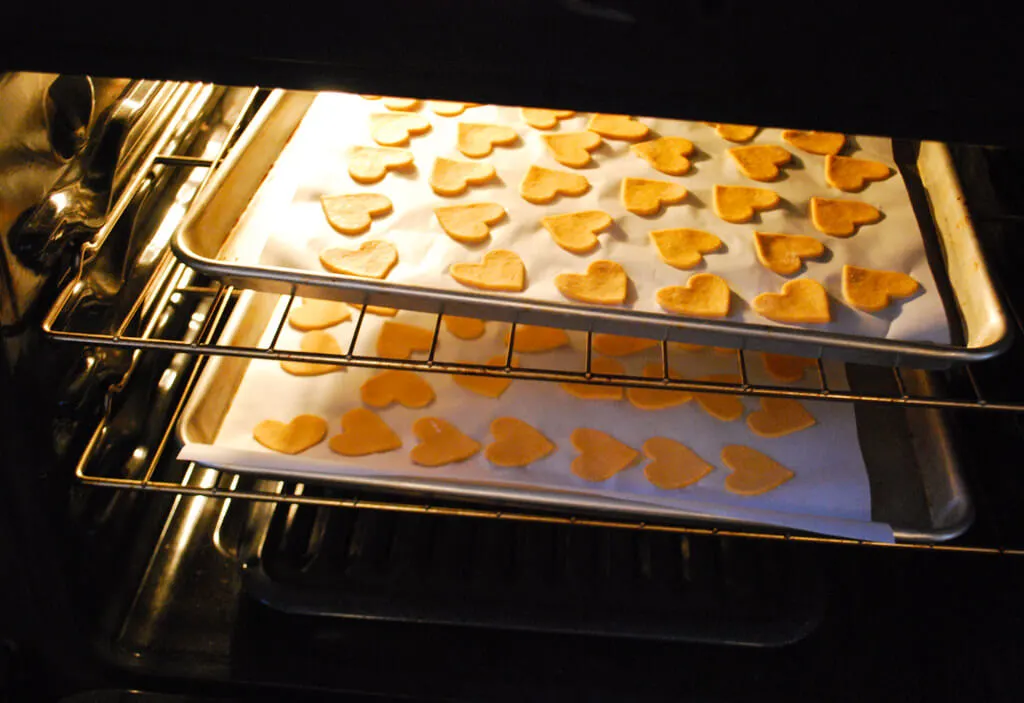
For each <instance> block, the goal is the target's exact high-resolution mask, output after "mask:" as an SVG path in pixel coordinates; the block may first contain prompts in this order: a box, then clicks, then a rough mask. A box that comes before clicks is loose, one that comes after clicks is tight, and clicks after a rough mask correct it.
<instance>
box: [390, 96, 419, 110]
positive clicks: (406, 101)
mask: <svg viewBox="0 0 1024 703" xmlns="http://www.w3.org/2000/svg"><path fill="white" fill-rule="evenodd" d="M384 107H386V108H387V109H389V110H393V111H395V112H416V111H417V110H419V109H420V101H419V100H417V99H416V98H384Z"/></svg>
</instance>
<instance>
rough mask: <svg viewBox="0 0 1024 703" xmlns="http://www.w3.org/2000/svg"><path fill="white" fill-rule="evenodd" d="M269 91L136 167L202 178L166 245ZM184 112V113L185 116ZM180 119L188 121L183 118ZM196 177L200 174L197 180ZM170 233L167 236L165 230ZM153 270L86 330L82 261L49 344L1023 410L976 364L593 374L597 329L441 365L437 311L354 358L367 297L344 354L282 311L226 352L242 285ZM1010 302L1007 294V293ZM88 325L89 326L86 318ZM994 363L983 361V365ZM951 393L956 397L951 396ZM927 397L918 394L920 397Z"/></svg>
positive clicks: (754, 358) (740, 357) (166, 258)
mask: <svg viewBox="0 0 1024 703" xmlns="http://www.w3.org/2000/svg"><path fill="white" fill-rule="evenodd" d="M267 94H268V91H266V90H261V89H259V88H253V89H251V91H250V92H249V94H248V97H247V99H246V105H247V109H243V110H241V111H240V112H239V114H238V116H237V118H236V119H234V120H233V122H232V123H231V124H230V125H229V126H228V127H227V129H226V137H225V138H224V140H223V142H222V143H221V144H220V145H219V148H218V149H216V150H215V151H214V153H212V154H208V155H207V154H204V155H200V156H195V155H191V154H188V153H182V150H183V148H182V146H181V145H180V144H179V143H178V142H176V141H174V140H168V141H167V143H166V144H167V145H166V147H165V149H164V150H163V151H157V152H156V153H155V154H153V156H152V157H151V159H150V160H149V161H148V162H147V163H146V164H145V166H144V168H143V169H142V170H143V172H144V175H146V176H149V175H152V174H153V173H155V172H156V171H157V170H160V171H165V170H174V169H190V170H191V171H190V173H191V174H192V179H191V180H198V181H199V182H198V185H193V186H192V187H191V189H190V191H189V192H188V193H186V194H184V197H183V194H182V193H179V197H178V198H177V199H176V203H177V208H178V209H177V212H176V215H175V220H174V221H173V222H171V223H170V225H171V227H170V228H167V227H166V224H167V223H161V227H160V229H161V230H165V231H164V234H163V235H162V237H161V240H162V241H163V242H167V241H170V239H171V238H173V231H174V230H175V229H176V228H177V227H179V226H181V222H182V221H184V220H187V218H185V217H183V216H184V208H185V207H189V206H191V205H192V204H193V203H197V202H202V199H201V198H200V197H199V196H200V194H202V193H203V192H204V191H205V189H206V188H207V187H208V186H209V184H210V182H211V180H212V177H213V175H214V174H215V173H216V171H217V169H218V168H219V167H220V166H221V165H222V164H223V163H224V161H225V160H226V158H227V156H228V154H229V152H230V151H231V149H232V148H233V147H234V146H235V144H236V140H237V137H238V136H239V135H240V134H241V132H242V130H243V129H244V127H245V125H246V124H247V123H248V122H249V121H251V119H252V118H253V116H254V114H255V108H256V107H258V104H259V102H260V100H261V99H262V98H264V97H265V96H266V95H267ZM186 112H187V111H186ZM183 119H184V118H183ZM170 129H172V130H180V127H177V126H173V125H172V126H171V127H170ZM196 174H199V176H198V177H197V176H196ZM146 180H147V179H146V178H141V177H140V178H136V179H135V181H134V187H135V189H136V190H137V189H138V188H140V187H141V184H142V183H144V182H146ZM135 195H136V192H134V191H132V190H131V189H129V190H128V191H127V192H126V193H124V194H123V196H122V198H123V199H125V200H126V201H127V200H130V199H131V198H132V197H134V196H135ZM124 209H125V208H121V209H120V210H116V211H115V213H114V214H115V217H113V218H111V220H109V221H108V222H106V223H105V224H104V227H103V229H101V231H100V233H99V234H98V235H97V237H96V239H95V241H94V244H93V245H90V246H96V245H102V242H103V241H104V239H105V234H106V232H109V231H110V230H112V229H113V228H114V227H115V226H116V225H117V215H120V213H121V212H122V211H123V210H124ZM168 229H169V230H170V231H167V230H168ZM161 256H162V258H161V259H160V260H159V264H158V265H157V266H156V267H155V268H154V271H153V274H152V276H151V277H150V279H149V280H148V282H146V284H145V287H144V288H143V290H142V293H141V294H140V295H139V296H138V297H137V298H136V300H135V301H134V304H133V305H132V306H131V307H130V308H129V309H128V310H127V311H126V312H125V313H124V315H123V317H121V318H120V319H119V320H113V321H112V322H111V321H108V322H107V323H106V324H105V326H104V328H103V329H102V330H96V329H90V328H89V324H90V323H91V321H90V320H89V316H88V314H80V310H79V308H81V307H84V306H83V303H87V302H88V301H87V296H88V293H89V291H88V289H87V286H86V284H85V281H86V279H87V274H88V271H87V265H88V257H82V261H81V264H80V267H79V270H78V271H77V273H76V276H75V277H74V279H73V280H72V281H71V282H70V283H69V284H67V285H66V286H65V287H64V288H63V290H62V291H61V293H60V295H59V297H58V299H57V301H56V303H55V304H54V306H53V307H52V308H51V310H50V312H49V314H48V315H47V316H46V318H45V320H44V322H43V330H44V332H45V333H46V334H48V335H49V336H51V337H53V338H54V339H58V340H63V341H70V342H77V343H80V344H87V345H97V346H106V347H121V348H128V349H136V350H141V349H151V350H163V351H170V352H184V353H187V354H201V355H224V356H242V357H249V358H254V359H272V360H277V361H307V362H314V363H316V362H319V363H327V364H340V365H346V366H357V367H370V368H379V369H407V370H412V371H422V372H431V373H448V374H451V373H458V374H465V375H472V376H501V377H505V378H510V379H517V378H518V379H525V380H537V381H549V382H561V383H591V384H596V385H616V386H624V387H635V388H655V389H665V390H682V391H691V392H707V393H727V394H737V395H748V396H765V397H778V398H796V399H801V400H821V401H833V402H857V403H874V404H882V405H896V406H903V407H919V408H940V409H949V410H993V411H1004V412H1007V411H1008V412H1020V411H1024V398H1020V399H1018V398H1005V397H1001V396H1000V393H999V391H1000V387H999V386H998V385H997V386H996V387H992V386H991V385H990V386H989V387H986V385H985V384H984V383H983V382H982V381H981V379H980V378H979V375H978V374H977V373H976V368H977V367H978V364H969V365H963V366H960V367H958V368H955V369H953V370H952V371H951V372H948V373H947V374H946V376H947V379H946V380H951V381H952V382H948V383H938V384H936V383H928V384H924V387H922V384H920V383H917V382H915V380H914V378H913V376H919V375H920V372H913V373H912V374H908V371H906V370H904V369H901V368H900V367H899V366H898V365H896V366H893V367H891V368H890V369H889V371H888V372H887V373H888V374H889V375H890V376H891V380H892V382H891V383H888V384H881V386H880V387H882V388H884V389H885V391H884V392H880V391H878V390H876V389H872V390H871V391H870V392H867V391H865V390H864V389H852V390H849V389H846V388H845V387H841V386H840V384H838V383H833V382H832V381H831V380H830V379H829V375H828V372H827V370H826V367H825V365H824V364H823V363H822V361H821V359H820V358H819V359H816V360H815V364H814V369H813V371H811V372H809V373H805V376H813V377H814V378H813V383H811V384H809V385H805V386H803V387H794V386H782V385H772V384H765V383H755V382H752V381H751V378H750V375H749V374H748V369H749V368H750V364H751V363H760V359H759V357H760V355H759V353H757V352H749V351H746V350H742V349H739V350H735V352H734V357H735V373H736V375H737V376H738V377H739V382H737V383H730V382H727V381H702V380H697V379H687V378H679V377H676V376H670V374H669V370H668V369H669V367H668V364H667V363H665V362H666V361H667V359H668V348H669V345H670V344H672V342H666V341H665V340H662V341H661V358H662V362H663V363H662V369H663V373H662V375H661V377H654V378H651V377H642V376H633V375H625V376H623V375H609V374H601V373H596V372H594V371H593V369H592V361H593V354H592V351H593V337H594V335H593V333H592V332H588V333H587V334H586V353H585V359H584V362H583V365H582V368H580V369H578V370H563V369H546V368H536V367H533V368H524V367H513V366H512V353H513V347H514V339H515V332H516V328H517V324H516V323H514V322H513V323H512V324H511V330H510V334H509V344H508V346H507V349H506V353H505V364H504V365H501V366H486V365H483V364H471V363H464V362H453V361H443V360H440V359H438V358H437V357H436V348H437V340H438V332H439V330H440V326H441V318H442V316H443V314H444V309H443V308H442V310H441V312H440V313H438V314H437V315H436V319H435V324H434V334H433V340H432V343H431V347H430V349H429V351H428V353H427V356H426V359H386V358H379V357H375V356H367V355H358V354H355V353H354V350H355V348H356V342H357V339H358V338H359V331H360V330H361V328H362V322H363V319H364V315H365V314H366V309H365V305H366V304H370V305H373V304H374V301H373V300H372V299H369V298H367V299H364V300H363V301H362V302H363V303H364V305H363V307H362V309H360V311H359V313H358V314H357V315H356V316H355V320H354V325H355V327H354V332H353V335H352V339H351V343H350V344H349V347H348V350H347V351H346V352H345V353H343V354H336V355H331V354H320V353H309V352H303V351H299V350H294V349H281V348H278V346H277V341H278V339H279V337H280V332H281V328H282V327H283V326H284V324H286V318H287V310H286V311H285V314H284V315H282V316H281V317H280V319H279V323H278V325H279V326H278V328H277V329H276V330H275V331H274V334H273V339H272V341H271V343H270V344H269V345H267V346H266V347H252V346H248V347H247V346H232V345H230V344H227V343H225V342H223V341H222V340H220V339H219V338H218V335H217V330H218V325H219V324H220V323H222V322H223V321H224V320H225V319H226V317H227V312H228V311H229V310H230V309H231V307H232V304H233V303H234V301H235V300H236V299H237V297H238V295H239V293H240V289H239V288H236V287H234V286H232V285H229V284H225V283H223V282H220V281H217V280H209V279H204V278H202V277H201V276H200V275H199V274H197V273H196V272H195V271H194V270H192V269H190V268H189V267H188V266H187V265H186V264H184V263H182V262H180V261H178V260H177V259H176V258H175V257H174V254H173V253H172V252H171V251H170V248H169V247H167V246H166V244H164V250H163V253H162V255H161ZM296 293H297V291H296V289H295V288H294V287H292V289H291V291H290V293H289V294H287V298H288V300H287V303H286V305H287V308H288V309H289V310H290V308H291V306H292V305H293V304H294V301H295V297H296ZM1004 297H1006V298H1009V296H1004ZM183 304H185V305H187V304H191V305H194V306H198V305H202V306H204V307H208V308H209V309H210V311H211V313H210V315H209V316H208V317H206V318H205V320H204V321H203V324H202V329H201V331H200V333H199V335H198V336H197V337H195V338H194V339H190V340H188V341H186V340H182V339H174V338H171V337H166V336H160V335H156V334H154V333H153V330H154V325H155V323H156V321H157V320H160V319H162V318H163V317H164V316H165V315H166V314H168V310H169V309H170V308H176V307H179V306H181V305H183ZM1008 307H1009V308H1010V311H1011V316H1012V319H1013V320H1014V323H1015V326H1016V328H1017V331H1018V332H1020V331H1021V330H1022V329H1024V327H1022V323H1021V316H1020V315H1019V314H1018V312H1017V310H1016V308H1015V307H1014V306H1013V304H1012V300H1010V301H1009V302H1008ZM83 320H85V322H83ZM988 363H991V362H981V364H980V365H981V366H985V365H986V364H988ZM932 376H933V377H934V378H940V374H933V375H932ZM953 389H957V390H958V391H960V392H953ZM922 391H924V392H922Z"/></svg>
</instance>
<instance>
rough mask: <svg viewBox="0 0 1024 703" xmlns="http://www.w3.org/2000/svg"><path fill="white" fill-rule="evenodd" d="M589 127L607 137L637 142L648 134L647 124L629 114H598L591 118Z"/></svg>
mask: <svg viewBox="0 0 1024 703" xmlns="http://www.w3.org/2000/svg"><path fill="white" fill-rule="evenodd" d="M587 129H589V130H590V131H591V132H597V133H598V134H600V135H601V136H602V137H605V138H606V139H622V140H625V141H628V142H635V141H638V140H640V139H643V138H644V137H646V136H647V132H648V131H649V130H648V129H647V125H645V124H644V123H643V122H637V121H636V120H634V119H633V118H632V117H630V116H629V115H602V114H596V115H594V116H593V117H591V118H590V124H588V125H587Z"/></svg>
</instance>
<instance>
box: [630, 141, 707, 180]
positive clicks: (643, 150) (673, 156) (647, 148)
mask: <svg viewBox="0 0 1024 703" xmlns="http://www.w3.org/2000/svg"><path fill="white" fill-rule="evenodd" d="M629 150H630V151H632V152H633V153H634V154H636V155H637V156H639V157H640V158H641V159H643V160H644V161H646V162H647V163H649V164H650V165H651V166H653V167H654V168H656V169H657V170H659V171H661V172H662V173H667V174H668V175H670V176H682V175H683V174H684V173H686V172H687V171H689V170H690V160H689V159H688V158H686V157H687V156H689V155H690V154H692V153H693V142H691V141H690V140H689V139H684V138H683V137H659V138H658V139H652V140H651V141H649V142H642V143H640V144H634V145H633V146H631V147H629Z"/></svg>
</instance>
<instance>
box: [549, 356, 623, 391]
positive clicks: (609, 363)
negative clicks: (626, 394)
mask: <svg viewBox="0 0 1024 703" xmlns="http://www.w3.org/2000/svg"><path fill="white" fill-rule="evenodd" d="M590 371H591V373H596V374H602V375H608V376H624V375H625V374H626V369H625V368H624V367H623V366H622V364H620V363H619V362H617V361H616V360H615V359H606V358H605V357H603V356H595V357H593V358H592V359H591V360H590ZM559 385H561V386H562V389H563V390H564V391H565V392H566V393H568V394H569V395H572V396H576V397H577V398H582V399H584V400H622V386H606V385H603V384H597V383H562V384H559Z"/></svg>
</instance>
